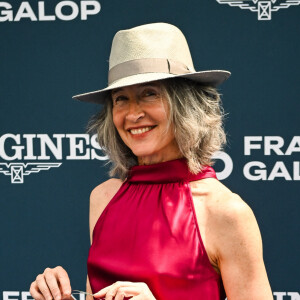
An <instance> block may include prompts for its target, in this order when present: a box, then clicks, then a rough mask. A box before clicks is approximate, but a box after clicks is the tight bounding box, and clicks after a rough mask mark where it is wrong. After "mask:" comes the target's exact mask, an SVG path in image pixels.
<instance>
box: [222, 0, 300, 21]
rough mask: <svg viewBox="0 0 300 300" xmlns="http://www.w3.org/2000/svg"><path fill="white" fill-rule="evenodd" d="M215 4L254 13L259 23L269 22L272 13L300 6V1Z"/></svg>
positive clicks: (244, 0) (251, 0) (239, 0)
mask: <svg viewBox="0 0 300 300" xmlns="http://www.w3.org/2000/svg"><path fill="white" fill-rule="evenodd" d="M217 2H218V3H220V4H228V5H230V6H238V7H239V8H241V9H247V10H250V11H252V12H256V13H257V18H258V20H259V21H264V20H271V18H272V12H275V11H278V10H279V9H281V8H289V7H290V6H291V5H299V4H300V0H284V1H278V0H217Z"/></svg>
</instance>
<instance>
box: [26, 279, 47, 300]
mask: <svg viewBox="0 0 300 300" xmlns="http://www.w3.org/2000/svg"><path fill="white" fill-rule="evenodd" d="M29 292H30V294H31V296H32V298H33V299H35V300H45V298H44V297H43V295H42V294H41V293H40V291H39V289H38V286H37V283H36V281H34V282H32V283H31V285H30V289H29Z"/></svg>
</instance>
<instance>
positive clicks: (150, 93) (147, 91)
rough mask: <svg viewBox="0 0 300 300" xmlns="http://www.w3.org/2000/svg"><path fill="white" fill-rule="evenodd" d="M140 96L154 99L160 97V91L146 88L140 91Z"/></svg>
mask: <svg viewBox="0 0 300 300" xmlns="http://www.w3.org/2000/svg"><path fill="white" fill-rule="evenodd" d="M141 96H142V97H143V98H147V99H156V98H159V97H160V93H159V92H158V91H157V90H155V89H152V88H146V89H145V90H143V91H142V94H141Z"/></svg>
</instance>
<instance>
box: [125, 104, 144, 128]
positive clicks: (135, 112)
mask: <svg viewBox="0 0 300 300" xmlns="http://www.w3.org/2000/svg"><path fill="white" fill-rule="evenodd" d="M128 104H129V106H128V111H127V114H126V120H127V121H131V122H134V123H136V122H137V121H138V120H140V119H142V118H143V117H144V116H145V113H144V111H143V109H142V107H141V105H140V103H139V101H138V100H136V99H131V100H129V103H128Z"/></svg>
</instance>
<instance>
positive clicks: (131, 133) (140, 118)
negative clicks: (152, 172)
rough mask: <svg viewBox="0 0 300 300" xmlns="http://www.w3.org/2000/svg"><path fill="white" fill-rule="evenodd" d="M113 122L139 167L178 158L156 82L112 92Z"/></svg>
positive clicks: (166, 110)
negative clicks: (135, 157) (136, 158)
mask: <svg viewBox="0 0 300 300" xmlns="http://www.w3.org/2000/svg"><path fill="white" fill-rule="evenodd" d="M111 96H112V101H113V122H114V124H115V126H116V129H117V131H118V132H119V135H120V137H121V138H122V140H123V141H124V143H125V144H126V145H127V146H128V147H129V148H130V149H131V151H132V152H133V153H134V154H135V155H136V156H137V157H138V161H139V164H153V163H158V162H163V161H167V160H172V159H176V158H178V157H181V154H180V151H179V149H178V146H177V143H176V141H175V138H174V134H173V130H172V126H168V117H169V106H168V104H167V100H166V99H165V97H164V96H163V95H162V92H161V87H160V84H159V82H154V83H153V82H151V83H146V84H137V85H133V86H128V87H123V88H120V89H115V90H113V91H112V93H111Z"/></svg>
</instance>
